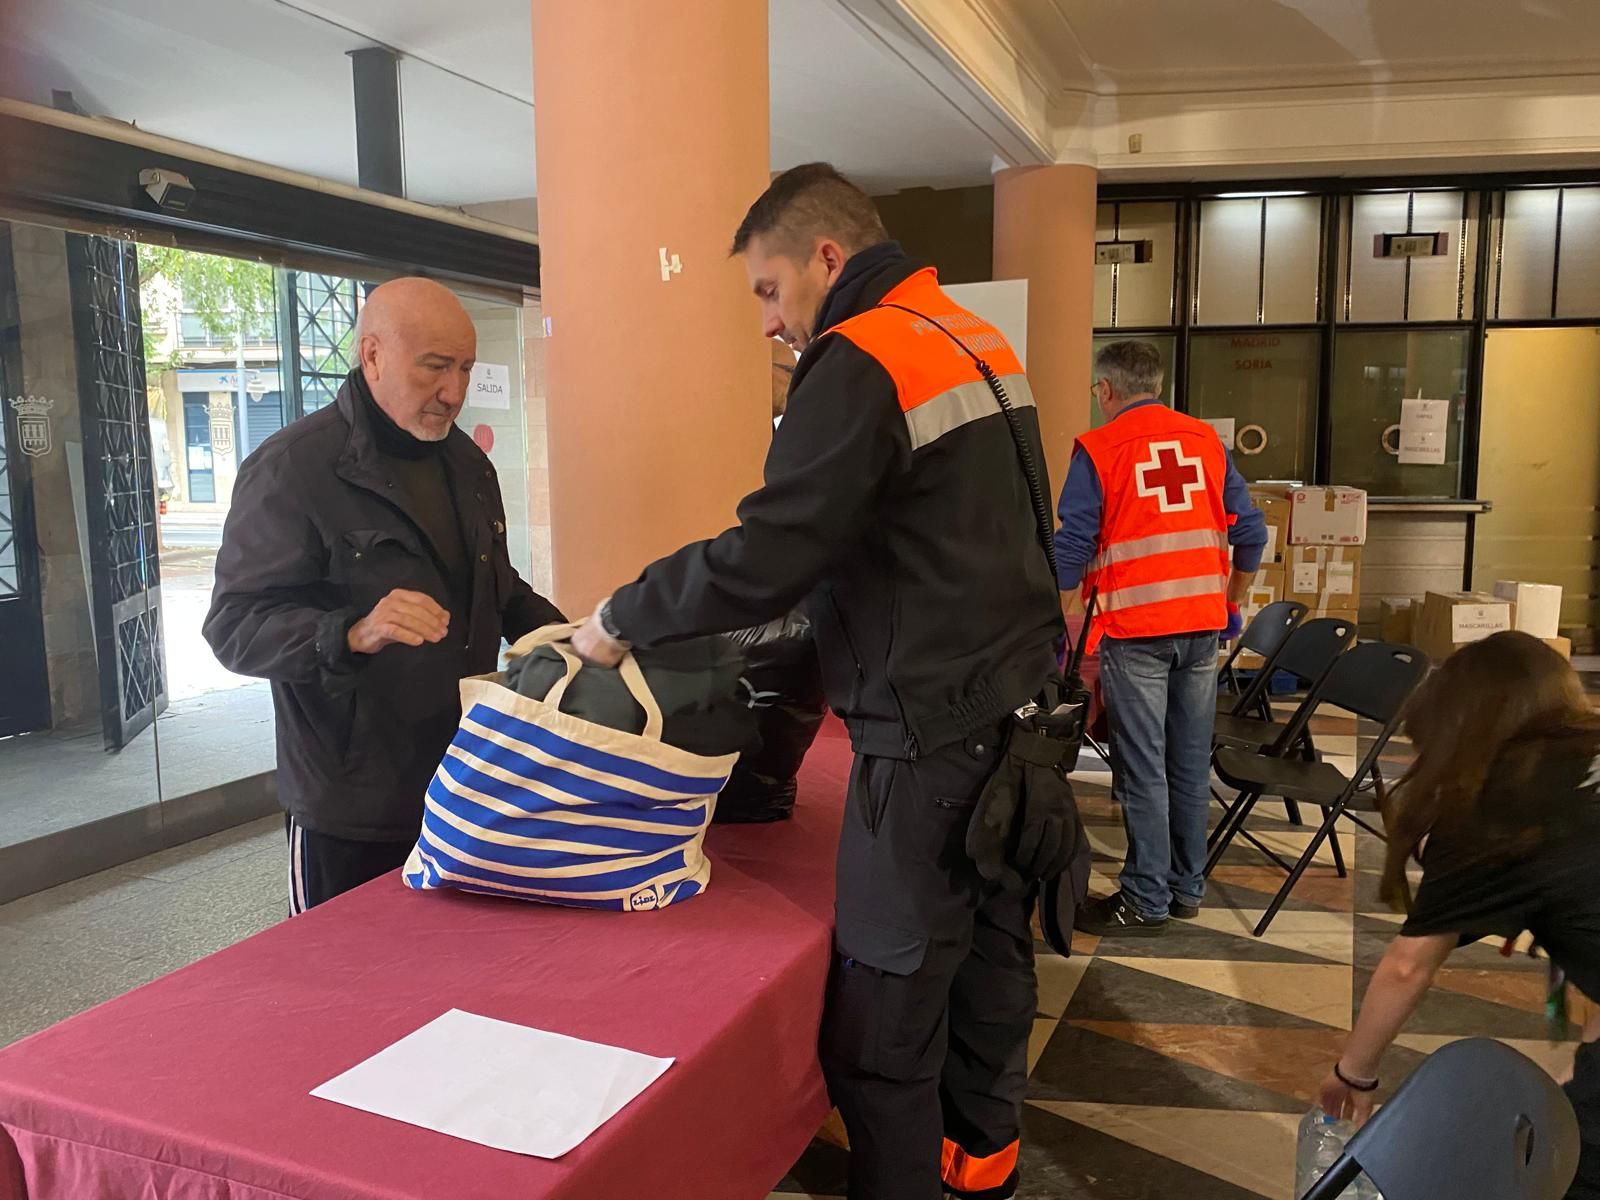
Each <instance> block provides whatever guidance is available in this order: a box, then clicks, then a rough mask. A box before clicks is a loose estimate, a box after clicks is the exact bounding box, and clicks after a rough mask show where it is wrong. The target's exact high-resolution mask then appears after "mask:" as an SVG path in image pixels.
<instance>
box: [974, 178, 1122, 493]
mask: <svg viewBox="0 0 1600 1200" xmlns="http://www.w3.org/2000/svg"><path fill="white" fill-rule="evenodd" d="M1096 182H1097V172H1096V171H1095V169H1094V168H1093V167H1084V166H1076V165H1067V164H1060V165H1056V166H1049V167H1012V168H1009V169H1007V170H1004V171H999V172H997V173H996V174H995V177H994V277H995V278H996V279H1026V280H1027V281H1028V363H1027V367H1028V382H1029V383H1030V384H1031V385H1032V387H1033V395H1034V398H1035V400H1036V401H1037V403H1038V405H1039V425H1040V428H1041V430H1042V433H1043V436H1044V448H1045V457H1046V459H1047V460H1048V461H1049V464H1050V479H1051V482H1052V484H1053V486H1055V487H1056V488H1058V489H1059V488H1060V486H1061V481H1062V480H1063V479H1065V478H1066V475H1067V463H1068V462H1069V461H1070V459H1071V456H1072V442H1073V439H1074V438H1076V437H1077V436H1078V435H1079V434H1080V433H1082V432H1083V431H1084V430H1086V429H1088V428H1089V384H1090V379H1089V374H1090V370H1091V365H1090V358H1091V346H1092V343H1093V340H1094V231H1095V188H1096ZM1054 499H1055V498H1054V497H1051V502H1052V503H1054Z"/></svg>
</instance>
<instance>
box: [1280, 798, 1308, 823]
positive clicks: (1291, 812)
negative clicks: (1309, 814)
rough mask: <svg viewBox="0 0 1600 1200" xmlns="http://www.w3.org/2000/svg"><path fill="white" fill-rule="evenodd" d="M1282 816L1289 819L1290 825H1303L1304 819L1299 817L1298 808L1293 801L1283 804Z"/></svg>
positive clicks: (1286, 801)
mask: <svg viewBox="0 0 1600 1200" xmlns="http://www.w3.org/2000/svg"><path fill="white" fill-rule="evenodd" d="M1283 815H1284V816H1285V817H1287V818H1288V819H1289V824H1291V825H1304V824H1305V823H1306V822H1305V818H1304V817H1302V816H1301V815H1300V806H1299V805H1298V804H1296V803H1295V802H1294V801H1293V800H1285V801H1284V802H1283Z"/></svg>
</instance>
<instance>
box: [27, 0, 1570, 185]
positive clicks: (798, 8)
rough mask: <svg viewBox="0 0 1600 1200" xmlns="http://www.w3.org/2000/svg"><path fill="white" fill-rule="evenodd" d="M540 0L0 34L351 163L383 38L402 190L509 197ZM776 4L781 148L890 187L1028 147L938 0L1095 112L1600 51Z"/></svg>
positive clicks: (1461, 81) (1428, 8) (214, 142)
mask: <svg viewBox="0 0 1600 1200" xmlns="http://www.w3.org/2000/svg"><path fill="white" fill-rule="evenodd" d="M563 2H571V3H586V2H594V0H563ZM529 9H530V5H529V3H528V0H448V2H447V3H442V4H441V3H438V2H437V0H12V9H11V11H10V19H9V20H8V22H7V24H6V25H5V26H4V27H3V28H0V53H3V52H4V51H5V50H6V49H7V48H9V49H10V50H11V51H12V52H13V54H14V55H15V61H14V62H13V63H12V64H10V65H9V66H8V65H7V64H5V63H4V62H0V92H5V93H8V94H11V95H15V96H17V97H19V98H21V99H26V100H32V101H34V102H38V103H48V101H49V94H50V90H51V88H66V89H70V90H72V91H73V92H74V94H75V95H76V96H77V98H78V100H79V102H80V103H81V104H83V105H84V107H86V108H87V109H89V110H90V111H92V112H95V113H101V114H105V115H109V116H114V117H119V118H122V119H125V120H131V121H134V122H136V123H137V124H138V125H139V126H140V127H141V128H143V129H146V130H149V131H151V132H155V133H160V134H165V135H168V136H171V137H176V138H179V139H182V140H185V141H190V142H195V143H198V144H200V145H204V146H210V147H214V148H217V149H220V150H225V151H229V152H232V153H235V154H239V155H242V156H244V157H248V158H255V159H259V160H262V161H265V162H269V163H274V164H277V165H281V166H286V167H290V168H293V169H295V170H299V171H304V172H306V173H309V174H312V175H318V176H322V177H325V178H329V179H335V180H339V181H343V182H351V183H353V182H355V159H356V152H355V127H354V119H353V116H352V106H351V85H350V65H349V62H348V60H347V59H346V57H345V56H346V54H347V52H348V51H350V50H354V49H358V48H360V47H363V46H368V45H373V44H379V43H381V44H384V45H388V46H391V47H393V48H395V49H396V50H398V51H400V52H402V54H403V55H404V56H405V58H404V62H403V66H402V72H403V74H402V91H403V104H404V118H405V139H406V160H407V175H408V181H407V182H408V192H409V194H410V195H411V197H412V198H413V199H417V200H422V201H425V202H428V203H434V204H447V205H474V204H483V203H486V202H490V201H499V200H509V199H513V198H520V197H528V196H531V195H534V194H535V193H536V192H537V180H536V177H535V167H534V153H533V136H534V134H533V109H532V102H533V79H532V53H531V41H532V34H531V28H530V27H531V20H530V13H529ZM768 9H769V15H770V27H771V38H770V50H769V59H770V66H771V99H772V154H771V159H772V162H771V165H772V167H773V168H774V169H781V168H783V167H787V166H792V165H793V164H795V163H798V162H804V161H807V160H810V159H817V158H825V159H830V160H832V161H833V162H835V163H837V164H838V165H839V166H840V167H841V168H843V169H844V170H845V171H846V172H848V173H850V174H853V175H854V176H856V177H857V178H858V179H859V180H860V181H861V182H862V183H864V184H865V185H867V186H868V187H869V189H870V190H873V191H877V192H884V191H892V190H894V189H896V188H900V187H907V186H926V185H931V186H935V187H948V186H955V185H960V184H969V183H982V182H984V181H986V180H987V179H988V177H989V172H990V169H991V164H992V163H993V161H994V159H995V156H996V155H997V154H1000V155H1001V156H1002V157H1008V156H1009V157H1010V158H1011V160H1012V161H1031V160H1030V158H1029V157H1028V155H1029V154H1031V153H1034V152H1033V151H1029V150H1024V151H1023V154H1022V156H1021V157H1019V156H1018V154H1017V152H1016V147H1017V145H1018V143H1016V142H1015V141H1010V142H1007V141H1006V140H1005V139H1006V137H1007V134H1005V133H1004V132H1002V133H998V134H997V133H996V128H995V125H994V122H993V120H992V118H993V114H994V112H995V111H996V109H995V106H994V105H993V104H990V105H987V106H986V105H985V103H984V98H983V97H982V94H981V90H980V89H978V88H977V87H969V86H967V83H966V82H963V81H961V80H959V79H958V80H957V82H956V83H955V85H954V86H952V85H951V82H950V80H951V76H949V75H944V76H940V75H939V68H938V65H937V64H938V63H939V62H941V61H944V60H945V59H950V58H952V56H951V55H948V54H943V51H941V50H939V49H935V50H933V51H932V52H931V56H930V52H929V50H928V46H927V39H922V42H923V51H922V54H921V56H920V57H919V55H918V53H916V52H915V49H914V47H913V46H912V43H914V42H916V41H917V40H918V39H917V37H915V36H913V35H908V34H907V33H906V32H905V30H906V27H907V23H908V21H909V22H910V23H911V24H912V25H915V24H916V21H915V20H912V18H913V17H914V15H915V14H916V13H917V12H919V11H922V10H924V9H926V10H927V11H926V12H925V13H924V18H926V17H927V16H928V14H939V15H941V16H945V15H948V14H954V13H960V14H963V19H964V20H967V21H968V22H969V26H968V27H969V28H972V27H973V26H972V25H971V24H970V23H972V22H981V23H983V24H984V25H985V26H986V27H987V28H989V29H991V30H993V31H997V32H998V34H999V35H1000V37H1001V41H1000V44H1001V45H1002V46H1003V47H1005V48H1006V49H1007V50H1008V51H1009V53H1002V54H1000V55H999V56H998V57H996V58H994V59H991V60H989V62H988V63H987V65H988V67H989V68H990V69H989V70H988V71H987V72H981V71H980V72H977V74H978V75H980V76H982V77H983V78H984V79H985V81H986V82H985V83H984V85H983V86H985V87H988V88H989V89H990V91H991V93H992V94H994V95H998V94H999V93H998V92H995V91H994V86H995V84H996V82H997V81H999V82H1002V83H1003V82H1004V81H1005V78H1006V75H1007V73H1010V74H1011V75H1013V76H1016V75H1018V74H1019V73H1022V74H1025V75H1026V76H1027V77H1028V78H1029V79H1031V80H1038V81H1039V82H1040V83H1041V84H1042V85H1043V86H1044V88H1045V90H1046V92H1047V93H1053V94H1054V97H1055V99H1056V100H1058V101H1059V102H1060V103H1061V104H1062V105H1063V106H1064V107H1063V111H1066V112H1069V113H1078V114H1080V115H1079V116H1078V117H1077V118H1075V119H1076V120H1078V121H1079V122H1080V123H1081V122H1082V121H1084V120H1089V121H1097V120H1101V119H1102V118H1103V117H1104V115H1105V114H1106V113H1110V112H1114V110H1113V109H1112V108H1109V107H1108V106H1113V105H1115V104H1117V103H1118V100H1117V99H1116V98H1119V97H1120V98H1121V100H1122V101H1123V102H1124V103H1125V102H1127V101H1128V99H1129V98H1131V97H1135V96H1147V97H1151V96H1156V95H1160V96H1162V97H1165V100H1164V101H1163V102H1164V103H1167V102H1170V103H1168V107H1169V108H1171V109H1172V110H1173V111H1175V112H1180V113H1181V112H1186V111H1188V112H1198V111H1202V110H1209V109H1210V108H1212V107H1213V106H1215V105H1216V104H1217V103H1218V101H1217V98H1216V97H1217V93H1219V92H1228V93H1230V94H1231V95H1234V96H1238V95H1240V94H1249V93H1255V94H1256V95H1257V96H1259V97H1271V98H1272V102H1273V103H1276V102H1277V101H1278V99H1279V98H1284V99H1287V98H1290V97H1292V96H1293V95H1294V94H1295V92H1296V90H1297V89H1300V90H1304V89H1310V88H1314V87H1322V88H1329V87H1331V88H1348V89H1349V94H1350V96H1351V97H1352V99H1354V100H1355V101H1357V102H1358V103H1361V104H1370V103H1372V102H1375V101H1377V100H1379V99H1381V98H1382V97H1383V96H1385V95H1386V94H1390V95H1392V94H1393V93H1389V92H1387V91H1386V89H1387V88H1389V87H1390V86H1392V85H1401V84H1412V83H1419V82H1422V83H1426V82H1432V83H1438V84H1440V86H1447V87H1454V88H1455V89H1456V90H1458V91H1464V92H1471V91H1472V90H1474V89H1473V84H1474V82H1477V81H1489V80H1496V79H1517V78H1526V79H1540V80H1543V81H1545V85H1546V87H1547V88H1548V87H1550V86H1555V87H1556V88H1557V89H1559V87H1560V86H1561V85H1560V84H1559V83H1554V84H1553V85H1552V81H1554V80H1559V79H1560V78H1561V77H1563V76H1566V75H1577V74H1590V75H1593V74H1596V73H1600V72H1597V65H1596V64H1600V0H1121V2H1119V3H1110V2H1109V0H964V3H962V4H961V5H959V6H958V5H956V4H955V3H954V0H768ZM922 23H923V24H924V25H926V24H928V21H927V20H926V19H924V20H923V22H922ZM934 40H935V41H937V39H934ZM945 49H949V47H945ZM958 49H959V47H958ZM941 55H943V57H942V58H941ZM913 63H916V64H918V65H917V66H915V67H914V66H912V65H910V64H913ZM930 64H933V65H931V66H930ZM996 71H998V72H999V73H1000V74H998V75H996V74H995V72H996ZM925 74H926V75H927V78H925V77H924V75H925ZM930 79H932V80H934V82H930ZM596 82H597V87H602V86H603V84H604V76H603V74H601V73H597V74H596ZM1485 86H1488V85H1487V84H1486V85H1485ZM952 97H954V99H952ZM1074 98H1076V99H1074ZM1085 98H1087V99H1085ZM583 100H585V101H591V102H593V101H597V100H598V101H603V96H602V97H593V98H590V97H585V98H583ZM1366 111H1375V110H1373V109H1367V110H1366ZM985 130H987V132H985ZM1535 132H1536V131H1535ZM1419 136H1422V137H1426V136H1427V135H1426V134H1425V133H1424V134H1420V135H1419ZM1007 147H1009V148H1007ZM1174 149H1176V150H1178V151H1182V150H1183V149H1185V147H1184V146H1177V147H1174ZM1173 161H1175V162H1177V161H1181V157H1179V158H1174V160H1173ZM1236 161H1251V162H1254V160H1253V159H1238V160H1236ZM1296 161H1299V160H1296ZM1110 165H1112V166H1113V168H1114V165H1115V164H1110ZM1279 165H1280V166H1282V167H1284V168H1287V167H1289V166H1292V165H1293V163H1290V162H1289V161H1287V160H1286V161H1285V162H1284V163H1282V164H1279ZM1257 166H1258V167H1259V166H1260V164H1257ZM505 211H506V212H508V213H509V212H512V211H517V212H531V211H532V209H531V206H526V205H525V206H522V207H521V208H519V209H516V210H511V209H507V210H505Z"/></svg>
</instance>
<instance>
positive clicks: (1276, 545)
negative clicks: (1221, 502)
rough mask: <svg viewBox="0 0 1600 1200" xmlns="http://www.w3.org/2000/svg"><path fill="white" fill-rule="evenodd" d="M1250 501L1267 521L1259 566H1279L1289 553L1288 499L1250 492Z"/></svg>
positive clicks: (1289, 505) (1289, 507)
mask: <svg viewBox="0 0 1600 1200" xmlns="http://www.w3.org/2000/svg"><path fill="white" fill-rule="evenodd" d="M1250 499H1251V500H1253V501H1254V502H1255V506H1256V507H1257V508H1259V509H1260V510H1261V515H1262V516H1263V517H1265V518H1266V519H1267V548H1266V550H1265V551H1264V552H1263V553H1262V555H1261V565H1262V566H1264V567H1265V566H1281V565H1282V564H1283V560H1284V558H1285V556H1286V555H1287V554H1288V551H1289V517H1290V515H1291V511H1292V505H1291V504H1290V503H1289V497H1288V496H1274V495H1270V494H1267V493H1257V492H1251V493H1250Z"/></svg>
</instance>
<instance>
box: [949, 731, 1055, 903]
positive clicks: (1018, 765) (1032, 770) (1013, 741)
mask: <svg viewBox="0 0 1600 1200" xmlns="http://www.w3.org/2000/svg"><path fill="white" fill-rule="evenodd" d="M1082 719H1083V706H1082V704H1081V703H1079V704H1077V705H1075V706H1062V707H1060V708H1058V709H1057V710H1056V711H1055V712H1053V713H1049V714H1046V713H1038V714H1035V715H1033V716H1031V717H1027V718H1018V719H1016V720H1014V721H1013V722H1012V724H1011V728H1010V730H1009V733H1008V736H1007V740H1006V751H1005V755H1004V757H1003V758H1002V759H1001V761H1000V765H999V767H998V768H997V769H996V770H995V773H994V774H993V775H992V776H990V778H989V782H988V783H987V784H985V785H984V789H983V792H982V794H981V795H980V796H979V797H978V806H977V809H976V810H975V811H974V812H973V814H972V823H971V824H970V825H969V826H968V827H967V854H968V855H969V856H970V857H971V858H972V860H973V862H974V863H975V864H976V865H977V868H978V873H979V874H980V875H982V876H983V878H984V879H986V880H988V881H989V882H991V883H995V884H998V885H999V886H1000V887H1002V888H1004V889H1006V890H1007V891H1012V892H1023V891H1026V890H1028V889H1029V888H1031V887H1033V886H1035V885H1036V884H1038V883H1040V882H1041V881H1043V880H1046V879H1053V878H1054V877H1055V876H1057V875H1059V874H1061V872H1062V871H1064V870H1065V869H1066V867H1067V864H1068V863H1069V862H1070V861H1071V859H1072V855H1073V852H1074V849H1075V848H1076V844H1077V828H1078V806H1077V801H1076V800H1075V799H1074V797H1073V794H1072V784H1071V783H1070V782H1069V781H1068V779H1067V771H1069V770H1070V769H1071V767H1072V765H1073V764H1074V763H1075V762H1076V760H1077V751H1078V745H1079V741H1080V739H1081V737H1082ZM1062 734H1065V735H1066V736H1060V735H1062Z"/></svg>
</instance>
